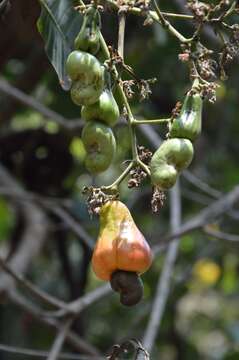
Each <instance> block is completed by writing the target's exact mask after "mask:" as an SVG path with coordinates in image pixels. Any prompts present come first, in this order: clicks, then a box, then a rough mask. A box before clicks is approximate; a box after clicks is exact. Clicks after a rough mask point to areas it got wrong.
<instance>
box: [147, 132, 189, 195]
mask: <svg viewBox="0 0 239 360" xmlns="http://www.w3.org/2000/svg"><path fill="white" fill-rule="evenodd" d="M192 159H193V145H192V143H191V141H190V140H188V139H178V138H174V139H168V140H165V141H164V142H163V143H162V144H161V145H160V147H159V148H158V150H157V151H156V152H155V153H154V155H153V157H152V159H151V162H150V170H151V181H152V183H153V185H155V186H157V187H159V189H160V190H162V191H165V190H168V189H170V188H171V187H172V186H173V185H174V184H175V183H176V180H177V176H178V173H179V172H180V171H182V170H183V169H185V168H187V167H188V166H189V164H190V163H191V161H192Z"/></svg>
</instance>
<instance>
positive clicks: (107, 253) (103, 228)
mask: <svg viewBox="0 0 239 360" xmlns="http://www.w3.org/2000/svg"><path fill="white" fill-rule="evenodd" d="M151 263H152V252H151V250H150V247H149V245H148V243H147V242H146V240H145V238H144V236H143V235H142V233H141V232H140V231H139V229H138V228H137V226H136V225H135V223H134V220H133V218H132V216H131V214H130V211H129V210H128V208H127V207H126V206H125V205H124V204H123V203H122V202H120V201H108V202H107V203H106V204H104V205H103V206H102V207H101V210H100V232H99V237H98V240H97V243H96V246H95V249H94V252H93V257H92V267H93V270H94V272H95V274H96V276H97V277H98V278H100V279H101V280H105V281H109V280H111V276H112V274H113V273H114V272H116V271H118V270H124V271H126V272H134V273H137V274H141V273H143V272H145V271H146V270H147V269H148V268H149V267H150V265H151Z"/></svg>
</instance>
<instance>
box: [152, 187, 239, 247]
mask: <svg viewBox="0 0 239 360" xmlns="http://www.w3.org/2000/svg"><path fill="white" fill-rule="evenodd" d="M238 200H239V186H235V187H234V188H233V189H232V190H231V191H230V192H229V193H227V194H226V195H224V196H222V197H221V198H220V199H218V200H216V201H214V202H213V203H211V204H210V205H209V206H207V207H206V208H204V209H203V210H201V211H200V212H199V213H198V214H197V215H196V216H194V217H193V218H192V219H190V220H188V221H186V222H185V223H184V224H183V225H182V226H180V228H179V229H178V230H177V231H174V232H172V233H171V234H169V235H166V236H165V235H162V237H161V238H160V235H159V238H160V244H159V245H155V246H153V251H154V253H155V254H158V253H159V252H160V251H161V250H162V245H165V244H167V243H169V242H170V241H172V240H173V239H175V237H179V236H182V235H184V234H186V233H188V232H191V231H193V230H197V229H200V228H202V227H204V226H205V225H207V224H210V223H212V222H213V221H214V220H215V219H216V218H218V217H219V216H221V215H223V214H224V213H227V212H228V211H229V210H230V209H231V208H232V207H233V205H234V204H236V203H237V202H238ZM224 240H228V239H226V238H225V239H224ZM234 240H235V239H234Z"/></svg>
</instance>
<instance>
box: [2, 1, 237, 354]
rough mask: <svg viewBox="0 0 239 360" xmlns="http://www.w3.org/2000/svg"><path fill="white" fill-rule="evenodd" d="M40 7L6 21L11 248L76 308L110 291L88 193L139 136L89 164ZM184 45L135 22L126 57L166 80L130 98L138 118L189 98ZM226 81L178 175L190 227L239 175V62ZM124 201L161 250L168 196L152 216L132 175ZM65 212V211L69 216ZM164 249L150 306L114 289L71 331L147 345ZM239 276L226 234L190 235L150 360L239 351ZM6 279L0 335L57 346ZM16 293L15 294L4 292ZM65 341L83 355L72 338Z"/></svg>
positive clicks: (112, 36)
mask: <svg viewBox="0 0 239 360" xmlns="http://www.w3.org/2000/svg"><path fill="white" fill-rule="evenodd" d="M179 3H180V2H178V1H170V2H168V1H161V2H160V5H161V7H162V9H164V10H166V11H176V12H177V11H182V10H181V9H180V7H179ZM39 14H40V6H39V4H38V2H37V1H34V0H24V1H23V0H18V1H15V2H14V1H11V8H10V9H9V10H8V11H7V12H6V13H5V14H4V15H2V16H1V20H0V34H1V35H0V49H1V56H0V69H1V77H0V109H1V110H0V126H1V132H0V163H1V167H0V194H2V195H1V196H0V253H1V255H2V256H6V257H7V258H8V259H9V260H10V261H12V263H14V261H15V263H16V262H17V265H16V266H18V267H17V268H18V269H19V270H21V271H20V272H22V273H25V276H26V277H27V278H28V279H30V280H31V281H32V282H33V283H35V284H36V285H37V286H38V287H40V288H41V289H43V290H45V291H46V292H48V293H50V294H52V295H54V296H55V297H57V298H60V299H62V300H64V301H66V302H69V301H72V300H74V299H76V298H78V297H80V296H82V295H83V294H85V293H87V292H88V291H91V290H93V289H96V288H97V287H98V286H100V285H102V282H100V281H99V280H97V279H96V277H95V276H94V274H93V273H92V270H91V265H90V259H91V250H90V249H89V247H88V246H87V245H86V243H87V241H86V238H87V239H90V240H92V239H93V240H94V241H95V240H96V238H97V234H98V219H97V217H95V216H94V217H92V218H91V217H90V216H89V215H88V212H87V207H86V203H85V197H84V196H83V195H82V193H81V191H82V188H83V186H85V185H87V186H89V185H92V184H95V185H106V184H110V183H111V182H112V181H113V180H114V179H115V178H116V177H117V176H118V175H119V174H120V172H121V171H122V169H123V168H124V165H123V162H124V160H126V159H129V158H130V156H131V153H130V141H129V136H128V131H127V127H126V125H125V124H124V123H121V124H119V125H118V126H117V127H116V128H115V130H114V132H115V136H116V139H117V155H116V158H115V161H114V164H113V165H112V166H111V167H110V169H109V170H108V171H106V172H105V173H103V174H102V175H100V176H97V177H96V178H94V179H93V178H92V177H91V176H90V174H89V173H88V172H87V171H86V169H85V167H84V156H85V151H84V148H83V145H82V142H81V139H80V133H81V129H80V126H79V127H76V128H74V126H73V129H70V128H69V127H67V126H64V125H63V126H61V125H60V122H59V121H58V122H56V121H55V119H57V117H59V118H60V120H62V121H63V123H64V121H65V122H66V123H67V121H68V120H70V122H69V123H70V124H72V123H73V122H74V121H76V122H78V123H79V118H80V108H79V107H77V106H75V105H74V104H73V103H72V102H71V100H70V96H69V93H67V92H65V91H63V90H62V89H61V87H60V85H59V82H58V78H57V75H56V73H55V71H54V69H53V67H52V66H51V64H50V62H49V61H48V59H47V56H46V54H45V51H44V43H43V40H42V38H41V37H40V35H39V33H38V32H37V28H36V21H37V18H38V16H39ZM174 23H175V25H176V26H177V28H178V29H179V30H181V31H183V33H184V34H185V35H188V34H190V33H191V31H192V27H191V24H190V23H187V22H185V21H181V22H180V21H177V22H174ZM102 31H103V34H104V36H105V38H106V40H107V43H108V44H111V45H114V46H117V16H116V15H115V14H114V13H110V16H103V30H102ZM203 40H204V41H205V43H206V44H208V45H209V46H210V47H212V48H214V49H218V47H217V43H216V42H214V40H213V36H211V35H210V34H209V36H208V34H205V35H204V39H203ZM179 53H180V48H179V45H178V42H177V41H176V40H175V39H174V38H173V37H172V36H170V35H168V34H167V33H166V32H165V31H163V30H162V29H161V27H160V26H158V25H157V24H153V25H152V26H143V19H141V18H138V17H135V16H128V17H127V22H126V42H125V61H126V63H127V64H129V65H131V66H132V67H133V68H134V69H135V72H136V74H138V76H139V77H141V78H144V79H148V78H153V77H157V79H158V81H157V83H156V84H154V85H153V87H152V95H151V97H150V99H148V100H146V101H144V102H140V101H139V98H138V97H137V96H136V97H135V98H134V99H133V101H132V110H133V112H134V114H135V115H136V117H138V118H140V117H141V118H144V119H153V118H160V117H165V116H166V117H168V115H169V114H170V113H171V110H172V108H173V107H174V105H175V103H176V102H177V101H178V100H182V99H183V96H184V94H185V93H186V91H187V90H188V89H189V87H190V82H189V78H188V71H187V68H186V66H185V65H184V64H182V63H181V62H180V61H179V60H178V54H179ZM228 75H229V78H228V80H227V81H226V82H224V83H220V85H221V86H220V88H219V89H218V92H217V102H216V103H215V104H214V105H212V104H210V103H208V102H205V106H204V112H203V132H202V135H201V137H200V138H199V139H198V140H197V141H196V143H195V157H194V160H193V163H192V164H191V166H190V168H189V172H188V173H187V174H185V175H184V176H181V178H180V191H181V196H182V220H183V221H185V220H187V219H190V218H191V217H193V216H195V215H196V214H197V213H198V212H199V211H200V210H202V209H203V208H204V207H206V206H208V205H209V204H210V203H212V202H213V201H215V199H217V198H218V197H220V196H221V195H222V194H223V193H226V192H228V191H230V190H232V189H233V187H235V186H236V185H237V183H238V179H239V166H238V165H239V164H238V153H239V141H238V135H239V122H238V117H239V108H238V104H239V95H238V94H239V81H238V58H237V61H234V63H233V64H231V66H230V68H229V69H228ZM219 82H220V81H219ZM9 84H10V85H11V86H9ZM16 89H17V90H18V92H17V90H16ZM19 90H20V92H19ZM24 95H25V97H24ZM16 98H18V100H17V99H16ZM27 104H28V105H27ZM39 106H40V107H39ZM41 106H42V107H41ZM38 107H39V108H38ZM37 109H38V110H40V111H37ZM49 109H51V110H49ZM47 111H48V112H47ZM49 111H52V113H51V112H49ZM59 118H58V120H59ZM166 132H167V129H166V127H164V126H160V127H157V126H156V127H154V129H151V128H150V127H149V126H142V128H140V129H139V130H138V132H137V136H138V143H139V144H140V145H144V146H146V147H147V148H149V149H150V150H151V151H154V150H155V148H156V145H157V142H159V139H158V136H160V137H162V138H163V137H164V136H165V134H166ZM199 180H201V182H199ZM9 189H10V190H9ZM23 189H25V190H26V191H27V192H24V190H23ZM52 197H53V198H54V200H52V202H51V198H52ZM121 199H122V201H124V202H125V203H126V204H127V205H128V206H129V208H130V209H131V213H132V215H133V217H134V220H135V222H136V224H138V225H139V228H140V229H141V231H142V232H143V233H144V235H145V237H146V239H147V240H148V242H149V243H150V244H151V245H156V244H160V234H162V233H166V232H167V231H169V228H170V225H169V197H168V198H167V200H166V202H165V206H164V208H163V209H162V210H161V211H160V213H159V214H154V215H153V214H152V212H151V208H150V201H151V186H150V182H149V180H146V181H145V182H144V184H143V185H142V186H141V187H140V188H139V189H128V187H127V181H126V182H125V183H123V184H122V185H121ZM52 207H54V209H55V210H54V211H52ZM62 208H63V211H64V214H63V216H62V213H61V215H59V209H62ZM57 211H58V212H57ZM65 213H67V214H68V215H69V216H70V218H71V219H73V221H74V220H75V221H76V222H77V224H80V225H81V226H82V227H83V228H84V230H85V231H86V232H87V234H86V235H85V236H86V238H85V236H84V235H83V238H84V239H83V240H82V237H81V236H80V234H79V232H78V234H76V233H77V232H76V231H73V230H72V226H71V224H70V222H69V221H64V218H65ZM238 218H239V212H238V210H237V211H236V210H234V211H231V212H227V213H226V214H224V215H223V216H222V217H220V218H218V219H217V220H216V221H215V222H213V224H211V225H210V228H211V229H212V230H215V231H218V232H220V231H223V232H226V233H233V234H238V230H239V227H238ZM19 254H20V256H19ZM164 257H165V251H164V250H162V251H161V252H160V253H159V254H158V255H157V256H156V257H155V260H154V263H153V266H152V267H151V269H150V270H149V271H148V272H147V273H146V274H145V275H143V277H142V278H143V281H144V287H145V292H144V300H143V301H142V302H141V303H140V304H138V305H137V306H135V307H133V308H125V307H123V306H122V305H121V304H120V303H119V298H118V296H117V294H113V293H109V294H107V296H104V297H102V298H100V299H99V300H97V302H94V303H92V305H91V306H89V307H88V308H86V310H84V312H83V313H81V314H80V316H79V318H78V319H77V321H76V322H75V324H74V326H73V330H74V331H75V332H76V333H77V334H78V335H79V336H81V337H82V338H84V339H85V341H87V343H89V344H91V345H92V346H94V347H95V348H97V349H98V350H99V351H100V352H102V353H107V352H108V353H109V349H110V348H111V347H112V345H113V344H116V343H119V342H121V341H122V340H124V339H126V338H132V337H134V338H139V339H141V338H142V337H143V334H144V331H145V329H146V327H147V323H148V319H149V314H150V312H151V306H152V302H153V300H154V296H155V293H156V286H157V282H158V278H159V275H160V273H161V270H162V267H163V264H164ZM11 259H12V260H11ZM238 275H239V256H238V243H236V242H232V241H231V242H230V241H226V239H223V238H222V239H221V240H218V239H216V238H215V237H214V236H210V235H208V234H205V232H202V231H200V230H198V231H193V232H191V233H188V234H186V235H184V236H182V238H181V242H180V246H179V254H178V258H177V261H176V264H175V269H174V272H173V276H172V280H171V286H170V294H169V299H168V302H167V305H166V308H165V312H164V314H163V318H162V323H161V326H160V329H159V331H158V334H157V338H156V342H155V346H154V348H153V353H152V359H159V357H158V354H160V360H174V359H183V360H186V359H215V360H216V359H224V360H229V359H230V360H233V359H238V358H239V306H238V304H239V282H238ZM7 279H8V280H6V278H5V277H4V276H3V272H1V274H0V291H1V296H0V301H1V305H0V343H2V344H8V345H12V346H17V347H18V346H19V347H26V348H34V349H49V348H50V347H51V344H52V342H53V340H54V337H55V332H54V330H52V329H51V328H50V327H48V326H47V324H40V323H39V319H37V318H35V317H34V316H33V314H32V313H31V312H29V311H27V309H26V308H24V306H21V301H20V300H19V299H20V298H18V297H17V296H18V295H17V293H16V292H14V291H15V290H14V286H13V283H12V282H11V281H9V278H7ZM4 281H6V283H5V282H4ZM6 284H7V285H6ZM9 287H11V289H12V295H9V293H8V291H7V290H6V289H9ZM18 291H19V292H20V293H24V294H25V295H26V297H27V299H28V300H29V302H30V304H31V305H32V306H34V302H35V300H34V298H32V297H31V296H30V295H29V293H28V292H26V291H24V290H22V289H19V290H18ZM112 324H113V329H112ZM65 349H66V350H67V351H73V350H74V348H73V347H71V346H70V345H67V344H66V345H65ZM26 358H30V359H31V358H32V359H33V357H30V356H29V357H26V356H25V355H16V354H15V355H14V354H8V353H6V352H2V351H1V349H0V359H1V360H10V359H11V360H14V359H26Z"/></svg>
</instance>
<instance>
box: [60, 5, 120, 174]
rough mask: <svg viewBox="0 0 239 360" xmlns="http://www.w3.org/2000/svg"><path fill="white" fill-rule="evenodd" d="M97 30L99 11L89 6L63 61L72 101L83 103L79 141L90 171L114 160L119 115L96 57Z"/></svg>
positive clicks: (105, 165)
mask: <svg viewBox="0 0 239 360" xmlns="http://www.w3.org/2000/svg"><path fill="white" fill-rule="evenodd" d="M99 34H100V15H99V12H98V10H97V8H96V7H94V6H91V7H89V8H88V9H87V10H86V12H85V14H84V18H83V23H82V26H81V30H80V32H79V34H78V36H77V37H76V39H75V50H74V51H72V52H71V53H70V55H69V56H68V59H67V62H66V71H67V74H68V76H69V77H70V79H71V81H72V85H71V98H72V101H73V102H74V103H75V104H76V105H79V106H82V109H81V117H82V119H84V120H85V121H86V125H85V126H84V128H83V131H82V141H83V144H84V146H85V149H86V152H87V155H86V159H85V165H86V168H87V169H88V170H89V171H90V172H91V173H92V174H97V173H100V172H103V171H105V170H106V169H107V168H108V167H109V166H110V164H111V162H112V160H113V157H114V154H115V150H116V142H115V138H114V134H113V132H112V129H111V128H112V127H113V126H114V125H115V124H116V122H117V120H118V118H119V108H118V105H117V103H116V101H115V99H114V96H113V94H112V91H111V85H110V79H109V74H108V73H107V72H106V71H105V68H104V66H103V65H102V64H101V63H100V61H99V60H98V59H97V57H96V56H97V54H99V51H100V36H99Z"/></svg>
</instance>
